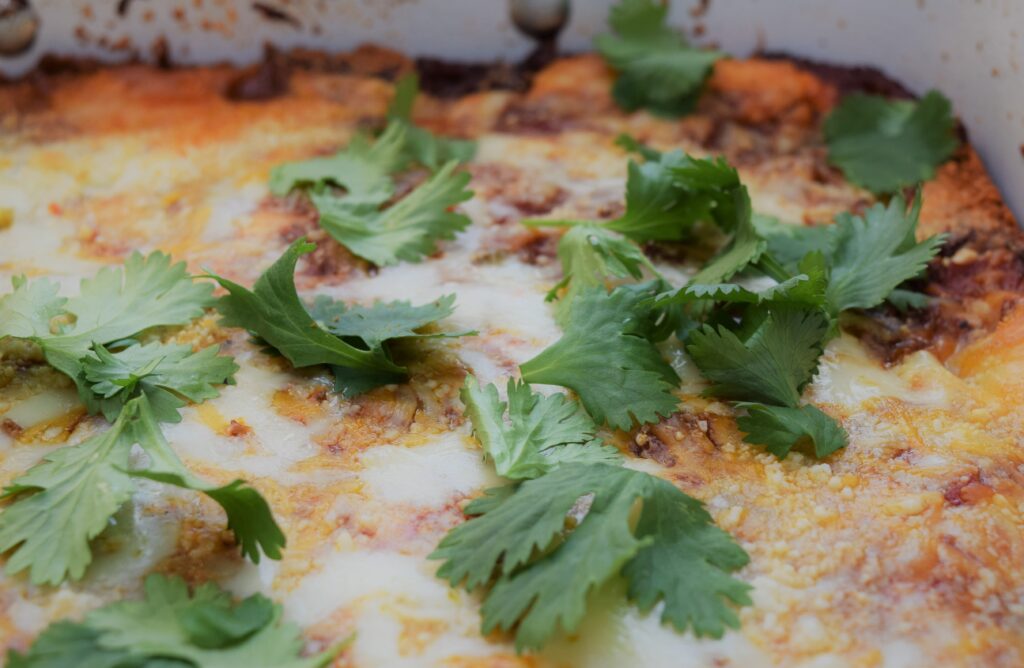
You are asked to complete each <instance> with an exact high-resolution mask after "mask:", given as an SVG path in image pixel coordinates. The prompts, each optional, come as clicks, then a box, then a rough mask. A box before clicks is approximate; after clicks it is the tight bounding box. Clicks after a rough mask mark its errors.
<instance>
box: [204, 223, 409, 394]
mask: <svg viewBox="0 0 1024 668" xmlns="http://www.w3.org/2000/svg"><path fill="white" fill-rule="evenodd" d="M314 248H316V245H315V244H310V243H306V240H305V238H301V239H298V240H297V241H295V243H293V244H292V245H291V246H289V247H288V249H287V250H286V251H285V252H284V254H283V255H281V257H280V258H278V260H277V261H276V262H274V264H273V265H271V266H270V268H269V269H267V270H266V271H265V272H263V274H262V275H261V276H260V277H259V278H258V279H257V280H256V283H255V285H253V289H252V290H251V291H250V290H247V289H246V288H243V287H242V286H240V285H238V284H237V283H233V282H232V281H229V280H227V279H226V278H221V277H219V276H213V278H214V279H215V280H216V281H217V282H218V283H220V284H221V286H223V287H224V288H225V289H226V290H227V291H228V294H227V295H226V296H224V297H222V298H221V299H220V301H219V302H217V308H218V310H219V311H220V312H221V314H222V315H223V316H224V324H226V325H229V326H234V327H243V328H245V329H247V330H249V331H250V332H252V333H253V334H255V335H256V336H259V337H260V338H261V339H263V340H264V341H266V342H267V343H269V344H270V345H271V346H273V347H274V348H275V349H276V350H277V351H278V352H279V353H281V354H282V355H284V356H285V357H286V358H287V359H288V361H290V362H291V363H292V364H293V365H295V366H296V367H300V368H301V367H306V366H313V365H315V364H330V365H332V366H338V367H344V368H348V369H355V370H358V371H365V372H383V373H387V374H392V375H399V376H400V375H402V374H403V373H404V372H405V369H404V368H403V367H400V366H398V365H396V364H395V363H394V362H392V361H391V360H389V359H388V358H387V357H386V356H384V355H383V354H382V353H381V352H379V351H372V350H364V349H361V348H357V347H355V346H352V345H350V344H348V343H345V342H344V341H342V340H341V339H340V338H338V337H337V336H334V335H333V334H331V333H330V332H328V331H326V330H324V329H323V328H321V327H320V326H319V325H317V323H316V321H315V320H313V318H311V317H310V315H309V313H307V312H306V308H305V306H303V304H302V301H301V300H300V299H299V295H298V292H297V291H296V289H295V279H294V274H295V265H296V263H297V262H298V260H299V257H300V256H302V255H304V254H306V253H309V252H311V251H312V250H313V249H314Z"/></svg>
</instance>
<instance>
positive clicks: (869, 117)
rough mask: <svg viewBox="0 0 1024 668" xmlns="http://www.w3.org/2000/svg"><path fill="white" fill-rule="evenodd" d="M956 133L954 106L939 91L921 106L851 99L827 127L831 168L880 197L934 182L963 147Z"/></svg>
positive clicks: (834, 113)
mask: <svg viewBox="0 0 1024 668" xmlns="http://www.w3.org/2000/svg"><path fill="white" fill-rule="evenodd" d="M954 128H955V121H954V119H953V114H952V105H950V102H949V100H948V99H946V97H945V96H944V95H943V94H942V93H940V92H938V91H936V90H932V91H929V92H928V93H927V94H926V95H925V96H924V97H923V98H921V99H920V100H919V101H909V100H888V99H886V98H884V97H882V96H878V95H864V94H854V95H848V96H846V97H845V98H843V100H842V102H840V103H839V105H838V106H837V107H836V108H835V109H834V110H833V111H832V113H831V114H829V116H828V118H826V119H825V126H824V130H825V141H826V143H827V144H828V160H829V162H831V163H832V164H833V165H835V166H837V167H839V169H841V170H842V171H843V174H845V175H846V178H847V179H849V180H850V181H852V182H854V183H856V184H857V185H859V186H862V187H864V188H866V189H868V190H870V191H872V192H875V193H890V192H895V191H897V190H899V189H901V188H905V187H908V186H913V185H916V184H918V183H921V182H922V181H927V180H928V179H930V178H932V177H933V176H935V169H936V168H937V167H938V166H939V165H940V164H942V163H943V162H945V161H946V159H947V158H949V156H951V155H952V154H953V151H955V150H956V147H957V145H958V141H957V139H956V135H955V133H954Z"/></svg>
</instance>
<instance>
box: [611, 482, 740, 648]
mask: <svg viewBox="0 0 1024 668" xmlns="http://www.w3.org/2000/svg"><path fill="white" fill-rule="evenodd" d="M645 482H646V487H647V490H646V493H645V494H644V497H643V499H644V502H643V508H642V511H641V513H640V517H639V520H638V521H637V525H636V536H637V538H639V539H641V540H644V541H647V545H645V546H644V547H642V548H640V550H639V551H638V552H637V553H636V556H634V557H633V559H632V560H630V561H629V563H627V564H626V566H625V568H623V569H622V575H623V576H624V577H625V578H626V580H627V582H628V583H629V589H628V591H627V593H626V596H627V597H628V598H629V599H630V600H631V601H633V602H634V603H636V606H637V607H638V608H640V610H641V611H642V612H647V611H648V610H650V609H651V608H652V607H654V605H655V604H656V603H657V602H658V601H659V600H661V601H664V603H665V607H664V608H663V610H662V613H661V621H662V623H670V624H672V625H673V626H674V627H675V628H676V629H678V630H679V631H685V630H686V629H687V628H692V629H693V632H694V634H695V635H697V636H711V637H712V638H721V637H722V635H723V634H724V633H725V629H726V627H728V628H733V629H737V628H739V626H740V620H739V617H737V616H736V613H735V612H734V611H733V609H732V608H731V607H730V606H729V605H728V604H727V603H726V601H731V602H732V603H734V604H735V605H750V604H751V602H752V601H751V599H750V596H749V595H748V592H749V591H750V589H751V587H750V585H747V584H745V583H743V582H741V581H739V580H736V579H734V578H732V577H731V576H730V575H729V573H731V572H733V571H735V570H737V569H739V568H742V567H743V566H746V565H747V562H748V561H749V560H750V558H749V557H748V556H747V553H746V552H744V551H743V549H742V548H741V547H740V546H739V545H737V544H736V543H735V542H733V540H732V538H731V537H730V536H729V534H727V533H726V532H724V531H722V530H721V529H719V528H718V527H717V526H715V525H714V523H713V521H712V519H711V516H710V515H709V514H708V512H707V511H706V510H704V506H703V504H702V503H701V502H700V501H698V500H696V499H694V498H692V497H690V496H687V495H686V494H684V493H682V492H680V491H679V490H678V489H677V488H676V487H675V486H674V485H672V484H671V483H669V482H667V481H665V480H662V479H660V478H656V477H654V476H647V477H646V480H645Z"/></svg>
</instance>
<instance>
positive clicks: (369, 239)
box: [312, 161, 473, 266]
mask: <svg viewBox="0 0 1024 668" xmlns="http://www.w3.org/2000/svg"><path fill="white" fill-rule="evenodd" d="M456 166H457V163H456V162H454V161H451V162H448V163H446V164H445V165H444V166H443V167H441V168H440V169H439V170H438V171H437V173H435V174H434V175H433V176H431V177H430V178H429V179H428V180H427V181H426V182H425V183H423V184H421V185H420V186H418V187H417V188H416V189H415V190H413V191H412V192H411V193H409V194H408V195H406V196H405V197H403V198H402V199H400V200H399V201H398V202H396V203H395V204H393V205H391V206H389V207H387V208H385V209H378V208H377V207H376V206H368V205H364V204H359V205H353V204H352V203H350V202H348V201H347V198H345V197H336V196H334V195H330V194H328V193H313V194H312V198H313V204H314V205H315V206H316V208H317V210H318V211H319V212H320V225H321V227H323V228H324V229H325V230H327V232H328V233H329V234H330V235H331V236H332V237H334V238H335V239H336V240H337V241H338V242H339V243H341V244H342V245H344V246H345V247H346V248H348V249H349V250H350V251H352V252H353V253H355V254H356V255H358V256H359V257H361V258H364V259H366V260H369V261H370V262H373V263H374V264H376V265H381V266H384V265H391V264H397V263H398V262H400V261H402V260H405V261H408V262H419V261H420V260H422V259H423V258H424V257H425V256H427V255H430V254H432V253H434V252H435V251H436V242H437V241H439V240H441V239H453V238H455V233H456V232H461V231H462V230H464V229H466V227H467V226H469V222H470V221H469V218H467V217H466V216H464V215H462V214H458V213H453V212H451V211H449V210H448V209H450V208H451V207H453V206H455V205H456V204H459V203H460V202H464V201H466V200H468V199H470V198H472V197H473V193H472V192H471V191H469V190H466V189H465V187H466V185H467V184H468V183H469V174H466V173H465V172H455V168H456Z"/></svg>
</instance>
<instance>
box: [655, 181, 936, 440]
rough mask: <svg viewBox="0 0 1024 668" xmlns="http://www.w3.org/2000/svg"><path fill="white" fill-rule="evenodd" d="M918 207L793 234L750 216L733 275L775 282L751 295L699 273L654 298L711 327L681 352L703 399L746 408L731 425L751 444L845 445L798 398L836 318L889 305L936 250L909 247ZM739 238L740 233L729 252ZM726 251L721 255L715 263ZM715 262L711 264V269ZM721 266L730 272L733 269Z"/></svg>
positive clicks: (696, 332) (897, 204) (899, 204)
mask: <svg viewBox="0 0 1024 668" xmlns="http://www.w3.org/2000/svg"><path fill="white" fill-rule="evenodd" d="M920 209H921V200H920V194H918V196H917V198H916V199H915V201H914V203H913V205H912V206H911V207H910V208H909V209H908V208H907V204H906V202H905V200H904V199H903V198H902V197H901V196H894V197H893V198H892V199H891V201H890V202H889V204H888V205H887V206H886V205H882V204H876V205H874V206H873V207H872V208H870V209H869V210H868V211H867V212H866V213H865V214H864V215H863V216H854V215H852V214H848V213H847V214H842V215H840V216H838V217H837V219H836V223H835V224H834V225H830V226H825V227H819V228H798V229H796V230H789V229H786V226H781V225H776V224H772V223H770V222H765V221H763V220H762V221H760V222H759V223H758V224H756V225H755V224H754V223H753V218H752V217H751V216H750V215H749V210H747V211H748V213H747V215H746V217H745V219H741V220H740V221H739V222H740V223H741V224H742V225H743V227H742V228H741V229H745V232H744V235H745V236H746V237H747V238H748V240H749V241H748V245H749V246H751V247H756V248H758V249H759V251H758V254H757V255H756V257H755V258H751V259H749V260H747V261H744V262H742V263H741V265H740V267H738V268H742V267H749V268H752V269H753V270H757V271H760V272H762V273H765V274H767V275H768V276H770V277H772V278H774V279H776V280H777V281H778V283H777V284H776V285H774V286H771V287H769V288H766V289H764V290H762V291H759V292H755V291H751V290H748V289H746V288H744V287H742V286H740V285H737V284H734V283H733V284H730V283H721V282H720V279H722V278H723V276H722V274H721V272H718V271H710V272H709V271H708V267H705V269H704V270H702V271H701V272H698V274H697V275H696V276H694V278H693V279H692V280H691V282H690V283H689V284H687V285H686V286H684V287H683V288H680V289H678V290H676V291H674V292H673V293H668V294H666V295H662V296H661V297H660V298H659V303H661V304H672V303H675V304H684V305H686V306H689V307H691V312H697V311H698V309H697V308H694V307H703V308H704V311H703V312H702V315H703V316H704V317H706V319H707V321H708V324H705V325H703V327H699V328H695V329H693V330H692V331H691V332H690V333H689V334H688V336H687V338H686V344H687V346H686V349H687V352H688V353H689V355H690V357H691V358H692V359H693V361H694V363H695V364H696V365H697V367H698V368H699V369H700V370H701V372H702V373H703V374H704V376H705V377H706V378H708V380H710V381H712V385H711V386H710V387H709V388H708V390H707V392H708V393H709V394H712V395H715V396H719V397H722V398H724V399H730V400H733V401H736V402H738V403H737V407H738V408H741V409H745V410H746V412H747V414H746V415H745V416H741V417H740V418H739V419H738V420H737V423H738V425H739V427H740V429H741V430H742V431H744V433H745V434H746V436H745V439H746V440H747V441H748V442H750V443H755V444H759V445H764V446H766V447H767V448H768V449H769V451H771V452H772V453H774V454H775V455H777V456H779V457H785V456H786V455H787V454H788V452H789V451H790V450H791V449H792V448H793V447H794V446H796V445H797V444H798V443H800V442H803V441H808V442H809V443H810V444H811V445H812V446H813V452H814V454H815V455H816V456H818V457H824V456H827V455H829V454H831V453H832V452H835V451H836V450H837V449H839V448H841V447H843V446H845V445H846V443H847V435H846V433H845V431H844V430H843V429H842V427H840V426H839V425H838V423H836V422H835V421H834V420H832V419H831V418H830V417H829V416H828V415H827V414H825V413H824V412H822V411H821V410H820V409H818V408H817V407H815V406H811V405H803V404H801V403H800V394H801V392H802V390H803V388H804V387H805V386H806V385H807V384H808V383H809V382H810V380H811V378H812V377H813V375H814V372H815V369H816V367H817V358H818V357H819V356H820V354H821V352H822V350H823V349H824V346H825V344H826V343H827V341H828V339H829V338H831V337H832V336H834V335H835V333H836V331H837V328H838V319H839V317H840V316H841V315H842V313H843V312H844V311H847V310H849V309H853V308H859V309H866V308H872V307H875V306H878V305H879V304H881V303H882V302H883V301H885V300H886V299H890V298H892V295H893V293H894V292H895V291H896V290H898V286H899V285H901V284H903V283H904V282H905V281H907V280H909V279H911V278H914V277H916V276H919V275H920V274H921V273H922V272H923V271H924V269H925V267H926V265H927V263H928V261H929V260H930V259H931V258H932V257H934V255H935V254H936V253H937V252H938V249H939V247H940V246H941V245H942V242H943V238H944V237H943V236H942V235H938V236H934V237H930V238H928V239H925V240H923V241H921V242H918V241H917V240H916V229H917V222H918V216H919V214H920ZM737 211H740V212H742V211H744V207H737ZM737 238H739V233H737V236H736V237H734V240H733V244H734V245H735V243H736V239H737ZM729 253H730V250H729V249H728V248H727V249H726V250H725V251H724V252H723V253H721V254H720V255H719V256H718V258H723V257H726V256H727V255H728V254H729ZM801 253H802V254H803V255H802V257H800V255H801ZM797 257H800V260H799V261H795V258H797ZM719 262H720V259H715V260H712V261H711V263H710V264H709V267H714V266H715V265H716V264H717V263H719ZM725 265H726V266H731V267H733V268H737V267H736V263H734V262H728V263H725ZM733 273H734V272H733ZM709 278H710V279H712V280H708V279H709ZM910 294H913V293H910ZM895 298H897V299H901V298H902V297H899V296H897V297H895ZM709 305H711V306H712V308H711V309H710V310H709V309H708V308H707V307H708V306H709ZM716 305H717V306H716Z"/></svg>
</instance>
